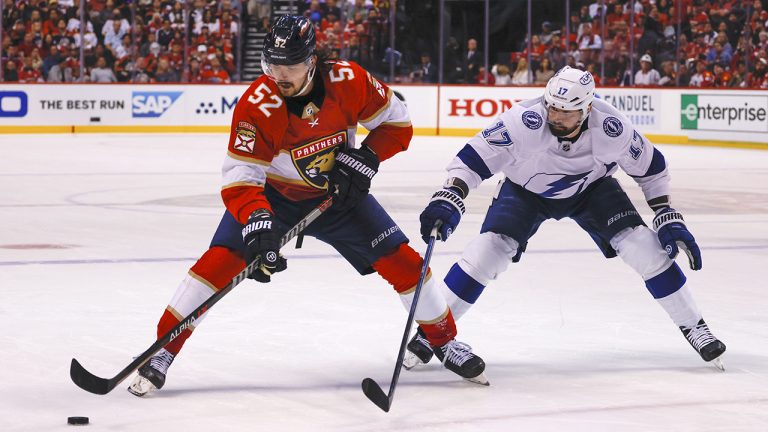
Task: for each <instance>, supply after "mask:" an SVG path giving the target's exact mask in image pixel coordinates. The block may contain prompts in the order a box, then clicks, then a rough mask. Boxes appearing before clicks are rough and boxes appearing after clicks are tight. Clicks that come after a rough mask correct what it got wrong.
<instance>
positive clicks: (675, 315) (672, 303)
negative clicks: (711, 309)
mask: <svg viewBox="0 0 768 432" xmlns="http://www.w3.org/2000/svg"><path fill="white" fill-rule="evenodd" d="M657 301H658V302H659V304H660V305H661V307H663V308H664V310H665V311H667V314H668V315H669V317H670V318H672V321H674V323H675V325H677V326H678V327H692V326H694V325H696V324H697V323H698V322H699V320H700V319H701V311H699V308H698V306H696V302H695V301H694V300H693V295H691V291H690V290H689V289H688V285H687V284H686V285H683V286H682V287H680V289H679V290H677V291H675V292H673V293H672V294H670V295H668V296H666V297H662V298H660V299H657Z"/></svg>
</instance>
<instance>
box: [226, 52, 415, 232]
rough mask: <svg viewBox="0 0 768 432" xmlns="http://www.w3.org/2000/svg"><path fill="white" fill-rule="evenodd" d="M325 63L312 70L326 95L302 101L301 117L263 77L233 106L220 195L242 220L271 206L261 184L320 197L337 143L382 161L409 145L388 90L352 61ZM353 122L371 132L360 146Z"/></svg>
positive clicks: (290, 195) (404, 120) (405, 123)
mask: <svg viewBox="0 0 768 432" xmlns="http://www.w3.org/2000/svg"><path fill="white" fill-rule="evenodd" d="M330 66H331V70H330V71H329V72H322V71H320V70H318V71H317V72H316V73H317V74H321V75H320V77H315V79H316V80H318V79H321V80H322V83H323V87H324V96H323V97H322V99H318V100H317V103H315V99H314V97H313V99H312V100H311V101H309V102H308V103H306V105H305V106H304V107H303V109H302V114H301V116H299V115H297V114H296V113H295V112H289V110H288V107H287V105H286V100H285V99H284V98H283V97H282V96H281V95H280V91H279V90H278V88H277V85H276V84H275V83H274V82H273V81H272V80H270V79H269V78H268V77H267V76H266V75H264V76H261V77H260V78H258V79H257V80H256V81H254V82H253V83H251V85H250V86H249V87H248V89H247V90H246V91H245V93H244V94H243V96H242V97H241V98H240V100H239V101H238V103H237V105H236V106H235V111H234V114H233V116H232V125H231V130H230V136H229V147H228V151H227V156H226V158H225V160H224V166H223V168H222V173H223V188H222V192H221V195H222V198H223V200H224V204H225V205H226V207H227V210H229V212H230V213H231V214H232V215H233V216H234V217H235V219H237V220H238V221H239V222H240V223H246V222H247V220H248V216H249V215H250V214H251V213H252V212H253V211H255V210H257V209H259V208H266V209H268V210H270V211H271V206H270V204H269V202H268V201H267V199H266V197H265V196H264V193H263V192H264V186H265V184H266V183H269V185H270V186H272V187H274V188H275V189H276V190H277V191H279V192H280V193H281V194H282V195H283V196H285V197H286V198H287V199H289V200H292V201H300V200H305V199H310V198H315V197H320V196H323V195H326V194H327V193H328V181H327V178H326V176H324V175H323V174H325V173H328V172H329V171H330V170H331V169H332V168H333V165H334V163H335V155H336V151H337V150H338V149H340V148H345V147H359V146H360V145H366V146H368V147H369V148H370V149H371V150H373V151H374V152H375V153H376V154H377V155H378V157H379V159H380V160H382V161H383V160H385V159H388V158H390V157H392V156H393V155H395V154H396V153H398V152H400V151H403V150H405V149H406V148H408V144H409V143H410V140H411V136H412V135H413V128H412V127H411V120H410V117H409V115H408V110H407V109H406V108H405V105H403V103H402V102H401V101H400V100H399V99H398V98H397V97H396V96H394V95H393V93H392V91H391V90H390V89H389V88H388V87H387V86H386V85H384V84H381V83H380V82H379V81H377V80H376V79H375V78H374V77H372V76H371V75H370V74H369V73H368V72H366V71H365V69H363V68H362V67H360V66H359V65H357V64H355V63H353V62H346V61H338V62H333V63H330ZM315 86H316V87H317V86H318V83H317V82H316V83H315ZM315 90H316V89H313V91H312V92H311V94H315V93H316V92H315ZM318 93H319V92H318ZM358 123H359V124H360V125H362V126H363V127H365V128H366V129H368V130H369V131H370V133H369V134H368V136H367V137H366V138H365V140H363V142H362V143H361V144H360V145H357V143H356V140H355V134H356V132H357V124H358Z"/></svg>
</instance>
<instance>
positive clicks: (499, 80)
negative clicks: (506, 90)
mask: <svg viewBox="0 0 768 432" xmlns="http://www.w3.org/2000/svg"><path fill="white" fill-rule="evenodd" d="M491 74H493V78H494V81H495V82H496V85H497V86H501V85H510V84H512V76H511V75H510V74H509V67H507V65H503V64H495V65H493V67H492V68H491Z"/></svg>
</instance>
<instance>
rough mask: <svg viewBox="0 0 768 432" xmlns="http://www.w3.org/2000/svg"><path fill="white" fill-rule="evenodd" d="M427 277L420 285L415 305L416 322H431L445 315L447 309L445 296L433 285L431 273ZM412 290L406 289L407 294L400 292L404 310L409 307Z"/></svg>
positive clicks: (411, 299) (411, 301) (411, 300)
mask: <svg viewBox="0 0 768 432" xmlns="http://www.w3.org/2000/svg"><path fill="white" fill-rule="evenodd" d="M427 277H428V278H429V279H427V280H426V281H425V282H424V286H422V287H421V293H420V294H419V304H418V306H416V314H415V315H414V318H415V319H416V321H417V322H432V321H434V320H435V319H438V318H440V317H442V316H443V315H445V311H446V310H447V309H448V304H447V303H446V301H445V298H444V297H443V295H442V293H441V292H440V290H439V289H438V287H437V286H436V285H435V280H434V279H435V278H433V277H432V275H431V274H430V275H428V276H427ZM414 288H415V287H414ZM414 292H415V289H413V290H409V291H407V294H400V300H401V301H402V302H403V306H405V310H410V309H411V303H413V294H414ZM454 316H455V313H454Z"/></svg>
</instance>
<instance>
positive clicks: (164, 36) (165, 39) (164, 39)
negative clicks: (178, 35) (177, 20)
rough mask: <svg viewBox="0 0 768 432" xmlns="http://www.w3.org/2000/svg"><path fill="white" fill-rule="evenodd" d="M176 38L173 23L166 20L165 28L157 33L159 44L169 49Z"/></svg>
mask: <svg viewBox="0 0 768 432" xmlns="http://www.w3.org/2000/svg"><path fill="white" fill-rule="evenodd" d="M173 37H174V31H173V29H172V28H171V21H169V20H167V19H164V20H163V27H162V28H161V29H160V30H158V31H157V36H156V39H157V43H159V44H160V45H162V46H163V47H164V48H166V49H168V44H170V43H171V41H172V40H173Z"/></svg>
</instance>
